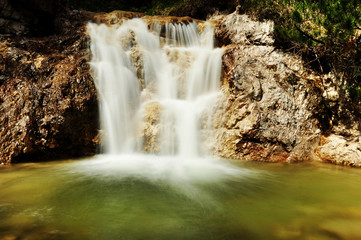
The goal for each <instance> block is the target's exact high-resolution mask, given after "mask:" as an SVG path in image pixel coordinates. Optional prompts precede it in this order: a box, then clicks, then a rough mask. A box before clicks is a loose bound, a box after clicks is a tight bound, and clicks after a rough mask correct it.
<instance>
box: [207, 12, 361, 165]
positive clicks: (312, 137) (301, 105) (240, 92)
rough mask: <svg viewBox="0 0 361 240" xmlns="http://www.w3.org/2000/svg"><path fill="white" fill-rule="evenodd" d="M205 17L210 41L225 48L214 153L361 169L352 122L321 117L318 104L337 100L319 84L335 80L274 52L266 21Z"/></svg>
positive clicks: (269, 24) (357, 135) (292, 57)
mask: <svg viewBox="0 0 361 240" xmlns="http://www.w3.org/2000/svg"><path fill="white" fill-rule="evenodd" d="M212 20H213V21H214V22H215V24H216V38H217V39H218V42H219V44H220V45H223V46H224V47H225V48H226V51H225V54H224V56H223V65H224V71H225V72H224V89H223V90H224V92H225V94H226V100H225V103H223V104H222V105H221V106H220V107H219V110H218V113H217V115H216V117H215V120H214V121H215V122H214V124H215V126H216V129H217V134H216V138H215V142H216V144H214V147H213V151H214V153H215V154H216V155H219V156H221V157H225V158H232V159H245V160H259V161H277V162H279V161H286V162H293V161H309V160H322V161H325V162H332V163H336V164H343V165H351V166H360V165H361V164H360V162H361V152H360V150H361V144H360V141H359V139H360V131H357V130H355V129H354V127H355V126H356V127H357V126H358V124H354V127H353V128H349V129H347V128H346V127H345V126H332V123H331V122H330V119H328V118H327V116H325V113H324V104H325V102H327V103H328V104H331V103H332V102H334V103H335V102H337V100H338V97H339V96H338V92H337V91H336V90H335V89H334V88H333V87H332V86H333V85H332V84H325V83H327V82H332V81H336V82H337V81H340V80H337V79H334V77H333V76H330V75H325V76H319V75H316V74H315V73H313V72H311V71H309V70H307V69H306V68H305V67H304V66H303V62H302V61H301V60H300V59H299V58H298V57H297V56H295V55H291V54H286V53H282V52H280V51H279V50H276V49H275V48H274V47H273V36H272V34H273V23H272V22H263V23H260V22H254V21H252V20H251V19H249V17H247V16H246V15H239V14H237V13H233V14H230V15H226V16H225V15H218V16H217V15H215V16H213V17H212ZM332 79H333V80H332ZM224 104H225V105H224ZM351 125H352V124H351ZM330 132H331V133H332V134H331V135H329V134H330Z"/></svg>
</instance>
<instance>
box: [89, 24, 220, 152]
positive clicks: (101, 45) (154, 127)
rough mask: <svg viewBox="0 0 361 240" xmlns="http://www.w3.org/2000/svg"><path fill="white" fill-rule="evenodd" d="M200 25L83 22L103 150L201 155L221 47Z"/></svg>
mask: <svg viewBox="0 0 361 240" xmlns="http://www.w3.org/2000/svg"><path fill="white" fill-rule="evenodd" d="M202 28H203V29H200V27H199V26H198V24H197V23H196V22H195V21H193V22H189V23H179V24H173V23H167V24H164V25H161V24H158V23H154V24H152V25H150V26H148V25H147V24H146V22H145V21H143V20H142V19H131V20H124V21H123V23H122V24H121V25H113V26H107V25H105V24H100V25H98V24H94V23H89V24H88V32H89V35H90V38H91V53H92V61H91V69H92V71H93V74H94V78H95V82H96V85H97V89H98V95H99V99H100V103H99V105H100V120H101V129H102V132H103V134H102V139H103V141H102V142H103V152H104V153H105V154H112V155H114V154H134V153H141V152H144V151H145V150H147V151H148V152H153V153H156V154H158V155H162V156H180V157H185V158H194V157H199V156H204V155H207V150H206V149H205V147H204V145H203V138H202V136H201V130H202V129H204V128H207V127H209V126H204V124H202V119H204V118H209V117H210V116H209V109H211V108H212V104H214V101H215V99H216V98H217V96H218V95H219V93H220V77H221V65H222V54H223V50H222V49H221V48H214V42H213V37H214V36H213V28H212V27H211V26H210V24H207V23H205V24H204V26H202ZM206 125H207V124H206Z"/></svg>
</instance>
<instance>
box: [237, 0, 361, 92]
mask: <svg viewBox="0 0 361 240" xmlns="http://www.w3.org/2000/svg"><path fill="white" fill-rule="evenodd" d="M241 6H242V10H243V11H244V12H247V13H249V14H251V15H254V16H256V17H258V18H261V19H272V20H274V21H275V26H276V27H275V34H276V39H277V43H278V45H279V46H281V47H283V48H285V49H288V50H294V51H296V52H299V53H301V54H302V55H303V56H304V57H305V59H306V60H307V62H308V64H309V65H310V66H311V67H313V68H314V69H315V70H318V71H320V72H322V73H327V72H329V71H333V73H335V74H336V75H337V76H338V77H339V78H343V79H345V80H346V84H345V86H344V87H345V89H346V90H347V91H349V93H350V94H351V95H352V97H353V98H354V97H357V98H358V99H361V2H360V0H327V1H326V0H319V1H316V0H243V1H241Z"/></svg>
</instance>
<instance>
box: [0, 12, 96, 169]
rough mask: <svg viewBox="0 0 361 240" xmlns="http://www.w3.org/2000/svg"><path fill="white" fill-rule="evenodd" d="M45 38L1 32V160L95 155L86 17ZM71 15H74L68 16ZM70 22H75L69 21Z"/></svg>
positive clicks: (74, 15)
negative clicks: (9, 34) (3, 33)
mask: <svg viewBox="0 0 361 240" xmlns="http://www.w3.org/2000/svg"><path fill="white" fill-rule="evenodd" d="M66 18H67V19H58V21H59V22H62V23H63V26H64V28H63V31H61V32H59V34H58V35H52V36H49V37H46V38H26V37H16V36H14V35H12V36H8V35H2V36H0V38H1V40H0V42H1V44H0V66H1V68H0V123H1V126H2V128H1V130H0V139H1V144H0V162H2V163H9V162H22V161H42V160H45V159H54V158H58V157H76V156H85V155H90V154H94V153H95V151H96V143H95V142H94V141H95V139H94V138H95V137H96V135H97V128H98V120H97V112H98V106H97V98H96V90H95V86H94V83H93V80H92V78H91V76H90V73H89V65H88V63H87V61H88V57H87V37H86V34H85V29H84V22H85V20H84V17H81V16H80V14H79V13H78V12H72V13H68V14H67V16H66ZM69 18H70V19H69ZM70 22H71V24H70Z"/></svg>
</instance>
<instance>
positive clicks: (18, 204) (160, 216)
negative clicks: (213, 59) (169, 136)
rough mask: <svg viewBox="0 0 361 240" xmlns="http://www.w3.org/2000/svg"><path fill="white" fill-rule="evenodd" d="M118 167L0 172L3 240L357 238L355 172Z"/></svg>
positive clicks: (359, 212) (142, 163)
mask: <svg viewBox="0 0 361 240" xmlns="http://www.w3.org/2000/svg"><path fill="white" fill-rule="evenodd" d="M99 158H100V159H99ZM116 158H117V157H114V156H113V157H107V158H104V157H98V158H93V159H90V160H81V161H67V162H57V163H42V164H21V165H15V166H12V167H7V168H0V188H1V190H0V219H1V221H0V239H237V240H238V239H361V228H360V226H361V205H360V199H361V191H360V190H361V186H360V184H359V182H360V180H361V174H360V173H361V172H360V170H359V169H350V168H340V167H336V166H332V165H311V164H294V165H284V164H265V163H233V164H230V163H225V162H224V161H219V160H207V161H206V160H204V159H203V160H201V159H200V160H198V162H197V161H191V162H192V163H190V162H188V161H187V160H184V161H183V162H182V163H181V164H179V162H181V161H172V159H165V158H163V159H162V158H159V157H154V158H153V159H151V158H150V159H145V158H142V157H141V156H138V157H137V156H132V157H126V156H123V157H122V158H123V161H120V162H122V163H119V161H117V162H116V160H119V159H116ZM126 159H127V160H126ZM175 162H177V164H175ZM195 162H196V163H195ZM151 163H153V164H151ZM234 164H236V165H238V166H235V165H234Z"/></svg>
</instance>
